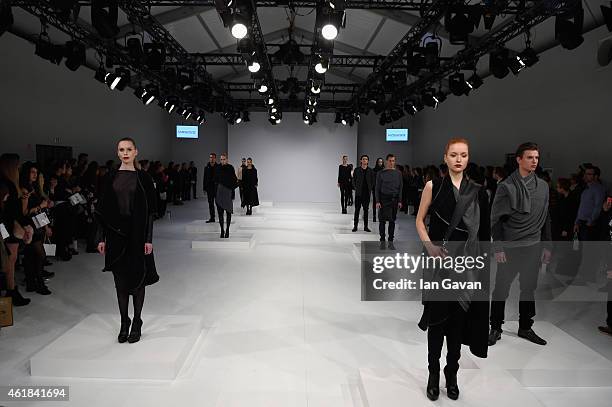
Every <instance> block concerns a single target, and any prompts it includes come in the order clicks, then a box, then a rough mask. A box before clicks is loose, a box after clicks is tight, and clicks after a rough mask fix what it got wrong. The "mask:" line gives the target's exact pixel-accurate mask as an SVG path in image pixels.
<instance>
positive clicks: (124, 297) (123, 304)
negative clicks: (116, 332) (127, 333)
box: [116, 287, 130, 323]
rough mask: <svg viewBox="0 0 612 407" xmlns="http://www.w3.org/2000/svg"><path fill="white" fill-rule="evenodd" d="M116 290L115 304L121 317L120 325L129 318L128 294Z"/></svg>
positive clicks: (124, 291)
mask: <svg viewBox="0 0 612 407" xmlns="http://www.w3.org/2000/svg"><path fill="white" fill-rule="evenodd" d="M116 290H117V303H118V304H119V314H120V315H121V323H124V322H127V321H128V320H129V319H130V317H129V315H128V305H129V303H130V294H129V292H128V291H127V290H121V289H119V287H116Z"/></svg>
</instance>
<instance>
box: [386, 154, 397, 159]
mask: <svg viewBox="0 0 612 407" xmlns="http://www.w3.org/2000/svg"><path fill="white" fill-rule="evenodd" d="M391 157H395V155H393V154H391V153H389V154H387V158H386V160H388V159H389V158H391Z"/></svg>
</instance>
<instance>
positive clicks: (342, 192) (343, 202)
mask: <svg viewBox="0 0 612 407" xmlns="http://www.w3.org/2000/svg"><path fill="white" fill-rule="evenodd" d="M340 207H341V208H342V212H344V211H346V188H345V187H344V185H340Z"/></svg>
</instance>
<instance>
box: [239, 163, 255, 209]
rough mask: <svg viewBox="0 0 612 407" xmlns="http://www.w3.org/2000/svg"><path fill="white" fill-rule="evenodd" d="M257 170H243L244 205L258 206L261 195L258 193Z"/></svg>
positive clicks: (253, 168)
mask: <svg viewBox="0 0 612 407" xmlns="http://www.w3.org/2000/svg"><path fill="white" fill-rule="evenodd" d="M258 182H259V181H258V179H257V169H256V168H255V167H252V168H251V169H249V168H248V167H245V168H243V169H242V188H243V197H244V205H248V206H258V205H259V194H258V193H257V183H258Z"/></svg>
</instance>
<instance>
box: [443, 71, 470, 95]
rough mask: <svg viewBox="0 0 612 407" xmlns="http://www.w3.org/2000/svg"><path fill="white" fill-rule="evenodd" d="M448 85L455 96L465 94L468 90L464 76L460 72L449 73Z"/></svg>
mask: <svg viewBox="0 0 612 407" xmlns="http://www.w3.org/2000/svg"><path fill="white" fill-rule="evenodd" d="M448 87H449V88H450V91H451V93H452V94H453V95H455V96H461V95H467V94H468V93H469V92H470V88H469V86H468V85H467V83H466V82H465V77H464V75H463V74H462V73H461V72H457V73H454V74H452V75H449V77H448Z"/></svg>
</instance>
